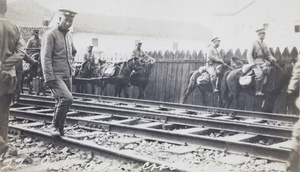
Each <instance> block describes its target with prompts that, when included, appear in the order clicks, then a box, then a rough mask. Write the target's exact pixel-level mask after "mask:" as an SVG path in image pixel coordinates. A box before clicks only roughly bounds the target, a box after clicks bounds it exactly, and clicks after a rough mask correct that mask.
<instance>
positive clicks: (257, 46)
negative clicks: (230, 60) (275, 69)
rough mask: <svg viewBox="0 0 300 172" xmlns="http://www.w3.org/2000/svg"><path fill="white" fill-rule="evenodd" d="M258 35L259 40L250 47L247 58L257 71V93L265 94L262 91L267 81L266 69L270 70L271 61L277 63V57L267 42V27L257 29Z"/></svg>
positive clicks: (257, 94)
mask: <svg viewBox="0 0 300 172" xmlns="http://www.w3.org/2000/svg"><path fill="white" fill-rule="evenodd" d="M256 33H257V35H258V40H257V41H255V42H253V43H252V45H251V47H250V48H249V49H248V53H247V60H248V63H249V64H250V65H253V66H254V67H253V71H254V73H255V80H256V85H255V89H256V91H255V95H256V96H263V95H264V94H263V93H262V89H263V84H264V81H265V78H266V77H265V75H267V74H264V71H270V63H275V62H276V59H275V58H274V57H273V56H272V54H271V53H270V50H269V48H268V46H267V45H266V43H264V42H263V41H264V39H265V35H266V32H265V29H259V30H257V31H256Z"/></svg>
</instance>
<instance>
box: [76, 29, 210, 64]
mask: <svg viewBox="0 0 300 172" xmlns="http://www.w3.org/2000/svg"><path fill="white" fill-rule="evenodd" d="M92 38H98V47H94V52H100V51H102V52H103V54H102V55H101V58H102V59H107V60H108V61H115V60H123V59H128V58H130V57H131V53H132V51H133V50H134V48H135V41H136V40H140V41H142V42H143V46H142V49H143V50H144V51H151V50H162V51H165V50H172V49H173V42H178V49H179V50H193V49H202V48H205V47H206V42H205V41H202V40H199V41H195V40H181V39H168V38H156V37H145V36H126V35H101V34H92V33H73V39H74V44H75V46H76V48H77V50H78V55H77V57H76V59H78V60H79V61H81V59H82V57H83V54H84V53H85V52H86V47H87V46H88V45H92Z"/></svg>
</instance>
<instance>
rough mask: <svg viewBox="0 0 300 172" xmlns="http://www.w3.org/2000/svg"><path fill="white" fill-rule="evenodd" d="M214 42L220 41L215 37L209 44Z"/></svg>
mask: <svg viewBox="0 0 300 172" xmlns="http://www.w3.org/2000/svg"><path fill="white" fill-rule="evenodd" d="M215 41H221V40H220V38H219V37H215V38H214V39H212V40H211V42H215Z"/></svg>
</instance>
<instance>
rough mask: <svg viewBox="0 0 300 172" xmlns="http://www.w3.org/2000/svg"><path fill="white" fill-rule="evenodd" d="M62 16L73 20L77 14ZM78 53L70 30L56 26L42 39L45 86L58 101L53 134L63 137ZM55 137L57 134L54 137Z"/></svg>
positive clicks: (65, 12)
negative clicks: (74, 65)
mask: <svg viewBox="0 0 300 172" xmlns="http://www.w3.org/2000/svg"><path fill="white" fill-rule="evenodd" d="M60 11H61V13H62V15H65V16H66V18H67V17H72V18H74V16H75V14H76V13H74V12H71V11H68V10H60ZM76 52H77V51H76V49H75V47H74V44H73V38H72V35H71V34H70V33H69V30H65V29H63V28H61V27H60V26H57V27H55V28H53V29H51V30H49V31H47V32H46V33H45V34H44V36H43V39H42V47H41V64H42V70H43V75H44V79H45V82H46V84H47V85H48V86H49V87H50V90H51V91H52V93H53V94H54V97H55V99H56V105H55V112H54V117H53V127H54V131H53V133H55V135H56V133H57V131H58V130H59V133H60V135H63V128H64V122H65V119H66V114H67V112H68V111H69V108H70V106H71V104H72V102H73V96H72V93H71V90H72V89H71V86H72V78H71V77H72V75H73V73H74V71H75V70H74V69H75V68H74V67H73V62H74V56H75V54H76ZM53 135H54V134H53Z"/></svg>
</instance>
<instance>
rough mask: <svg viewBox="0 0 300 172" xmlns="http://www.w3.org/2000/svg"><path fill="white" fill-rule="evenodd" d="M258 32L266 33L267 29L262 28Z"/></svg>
mask: <svg viewBox="0 0 300 172" xmlns="http://www.w3.org/2000/svg"><path fill="white" fill-rule="evenodd" d="M255 32H256V33H266V29H264V28H261V29H258V30H256V31H255Z"/></svg>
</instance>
